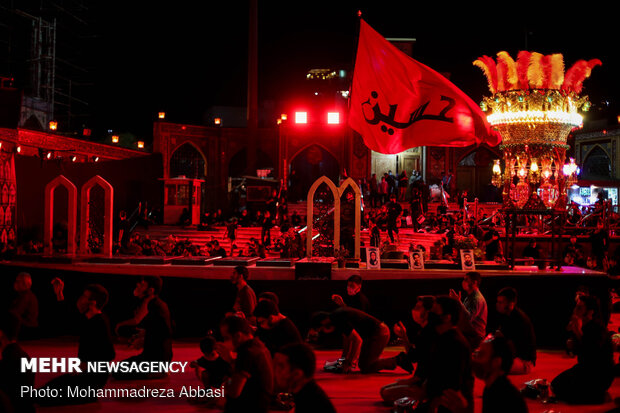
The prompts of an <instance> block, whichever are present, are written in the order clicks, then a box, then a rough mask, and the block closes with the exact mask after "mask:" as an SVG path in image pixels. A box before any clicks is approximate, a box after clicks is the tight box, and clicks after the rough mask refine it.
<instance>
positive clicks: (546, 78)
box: [540, 55, 552, 89]
mask: <svg viewBox="0 0 620 413" xmlns="http://www.w3.org/2000/svg"><path fill="white" fill-rule="evenodd" d="M540 66H541V69H542V75H543V83H542V88H543V89H549V87H550V85H551V70H552V68H551V55H547V56H543V57H542V59H541V60H540Z"/></svg>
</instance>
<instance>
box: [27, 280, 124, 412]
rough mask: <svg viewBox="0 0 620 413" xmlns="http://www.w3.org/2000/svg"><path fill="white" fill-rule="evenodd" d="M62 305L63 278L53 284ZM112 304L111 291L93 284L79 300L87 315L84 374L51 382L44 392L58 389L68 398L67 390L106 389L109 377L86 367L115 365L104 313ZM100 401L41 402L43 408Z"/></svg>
mask: <svg viewBox="0 0 620 413" xmlns="http://www.w3.org/2000/svg"><path fill="white" fill-rule="evenodd" d="M52 283H53V286H54V292H55V293H56V298H57V300H58V301H64V293H63V290H64V283H63V281H62V280H60V279H59V278H55V279H54V281H52ZM107 302H108V291H107V290H106V289H105V288H103V287H102V286H101V285H99V284H90V285H87V286H86V287H85V288H84V292H83V293H82V295H81V296H80V297H79V298H78V300H77V308H78V311H79V312H80V314H82V315H84V317H85V318H84V320H83V324H82V327H81V330H80V339H79V345H78V354H77V356H78V358H79V359H80V362H81V370H82V372H81V373H67V374H64V375H62V376H59V377H56V378H54V379H52V380H51V381H49V382H48V383H47V384H46V385H44V386H43V388H48V389H58V390H59V391H60V393H61V394H66V389H67V387H76V386H77V387H80V388H81V389H102V388H103V387H104V386H105V384H106V383H107V381H108V376H109V374H108V373H91V372H88V371H87V368H86V363H87V362H95V361H112V360H114V357H115V356H116V353H115V351H114V345H113V344H112V333H111V331H110V322H109V321H108V317H107V316H106V315H105V314H103V313H102V311H101V310H102V309H103V307H104V306H105V305H106V304H107ZM96 400H97V399H96V397H92V396H85V397H73V398H71V397H55V398H54V397H46V398H37V403H38V404H39V405H42V406H58V405H74V404H84V403H92V402H95V401H96Z"/></svg>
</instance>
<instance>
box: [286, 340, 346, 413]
mask: <svg viewBox="0 0 620 413" xmlns="http://www.w3.org/2000/svg"><path fill="white" fill-rule="evenodd" d="M315 369H316V357H315V355H314V352H313V351H312V348H311V347H310V346H308V345H307V344H304V343H296V344H289V345H286V346H284V347H282V348H280V349H279V350H278V351H277V352H276V355H275V358H274V373H275V376H276V383H277V384H278V386H279V387H280V388H282V389H285V390H287V391H289V392H291V393H293V397H294V400H295V412H296V413H318V412H320V413H335V412H336V409H335V408H334V405H333V404H332V402H331V401H330V400H329V397H327V394H325V391H323V389H322V388H321V387H320V386H319V385H318V384H317V383H316V381H315V380H314V370H315Z"/></svg>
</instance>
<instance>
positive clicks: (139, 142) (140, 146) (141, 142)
mask: <svg viewBox="0 0 620 413" xmlns="http://www.w3.org/2000/svg"><path fill="white" fill-rule="evenodd" d="M143 148H144V141H138V149H143Z"/></svg>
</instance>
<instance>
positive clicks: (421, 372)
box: [381, 296, 437, 403]
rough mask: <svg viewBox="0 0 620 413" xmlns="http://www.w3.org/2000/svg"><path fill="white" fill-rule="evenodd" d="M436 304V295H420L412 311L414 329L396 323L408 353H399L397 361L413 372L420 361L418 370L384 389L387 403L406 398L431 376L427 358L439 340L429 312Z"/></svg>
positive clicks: (383, 396) (382, 390)
mask: <svg viewBox="0 0 620 413" xmlns="http://www.w3.org/2000/svg"><path fill="white" fill-rule="evenodd" d="M434 305H435V297H433V296H420V297H418V299H417V302H416V305H415V307H414V308H413V309H412V310H411V316H412V318H413V321H414V323H415V324H414V327H415V328H414V329H413V330H415V331H411V330H410V331H407V329H406V328H405V325H404V324H403V322H402V321H401V322H399V323H398V324H396V325H395V326H394V333H395V334H396V335H397V336H398V337H399V338H400V339H401V340H402V341H403V344H404V346H405V351H406V353H400V354H399V355H398V356H396V357H395V358H394V359H395V362H396V363H397V364H398V365H399V366H400V367H402V368H403V369H404V370H406V371H408V372H409V373H411V372H412V371H413V363H417V365H416V368H415V373H414V374H413V376H411V377H410V378H407V379H398V380H396V381H395V382H393V383H390V384H387V385H385V386H383V387H382V388H381V397H382V398H383V400H384V401H386V402H388V403H393V401H394V400H397V399H400V398H401V397H406V396H408V395H409V394H410V389H411V387H412V386H413V385H421V384H422V382H424V380H425V379H426V377H428V361H429V358H430V353H431V348H432V346H433V345H434V343H435V340H436V339H437V333H436V332H435V327H434V326H433V325H430V324H429V323H428V315H429V313H430V312H431V311H432V309H433V306H434Z"/></svg>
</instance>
